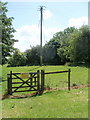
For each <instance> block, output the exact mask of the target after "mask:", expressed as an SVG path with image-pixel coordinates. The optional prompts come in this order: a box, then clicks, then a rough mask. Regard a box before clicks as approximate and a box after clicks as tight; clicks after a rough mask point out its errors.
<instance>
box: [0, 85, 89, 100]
mask: <svg viewBox="0 0 90 120" xmlns="http://www.w3.org/2000/svg"><path fill="white" fill-rule="evenodd" d="M85 87H90V84H89V85H80V86H71V87H70V89H80V88H85ZM55 90H68V88H67V87H66V88H46V89H45V90H44V91H41V92H34V93H31V94H25V95H19V96H14V95H7V94H5V95H3V96H2V95H0V99H1V100H3V99H5V98H11V99H21V98H27V97H33V96H36V95H41V94H42V93H43V92H47V91H55Z"/></svg>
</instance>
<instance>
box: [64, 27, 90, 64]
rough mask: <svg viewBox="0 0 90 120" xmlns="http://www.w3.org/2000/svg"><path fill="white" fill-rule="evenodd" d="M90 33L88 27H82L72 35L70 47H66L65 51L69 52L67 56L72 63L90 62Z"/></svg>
mask: <svg viewBox="0 0 90 120" xmlns="http://www.w3.org/2000/svg"><path fill="white" fill-rule="evenodd" d="M89 34H90V31H89V29H88V26H82V27H81V28H80V29H78V30H75V31H74V32H73V33H72V34H71V35H70V39H71V40H70V41H69V46H66V47H65V49H66V50H67V52H66V53H65V55H66V56H67V58H69V59H70V61H72V62H74V63H75V62H76V63H78V62H85V63H87V62H89V61H90V58H89V56H90V54H89V53H90V47H89V46H90V45H89V44H88V42H89V41H90V39H89Z"/></svg>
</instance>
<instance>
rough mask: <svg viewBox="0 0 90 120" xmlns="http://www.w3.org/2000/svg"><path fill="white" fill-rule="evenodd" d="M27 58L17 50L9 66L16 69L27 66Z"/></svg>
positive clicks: (10, 59)
mask: <svg viewBox="0 0 90 120" xmlns="http://www.w3.org/2000/svg"><path fill="white" fill-rule="evenodd" d="M26 61H27V58H26V56H25V54H24V53H22V52H20V51H19V50H18V49H16V50H15V51H14V53H13V55H12V57H10V58H9V62H8V63H9V66H11V67H15V66H25V65H26Z"/></svg>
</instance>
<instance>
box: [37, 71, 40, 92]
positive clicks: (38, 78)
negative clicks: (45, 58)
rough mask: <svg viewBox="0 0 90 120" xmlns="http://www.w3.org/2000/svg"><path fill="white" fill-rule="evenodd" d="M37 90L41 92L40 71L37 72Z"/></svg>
mask: <svg viewBox="0 0 90 120" xmlns="http://www.w3.org/2000/svg"><path fill="white" fill-rule="evenodd" d="M37 82H38V83H37V89H38V91H40V71H39V70H37Z"/></svg>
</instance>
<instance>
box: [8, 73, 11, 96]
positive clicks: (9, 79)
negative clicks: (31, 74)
mask: <svg viewBox="0 0 90 120" xmlns="http://www.w3.org/2000/svg"><path fill="white" fill-rule="evenodd" d="M7 82H8V84H7V85H8V94H9V95H12V71H10V74H9V75H8V81H7Z"/></svg>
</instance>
